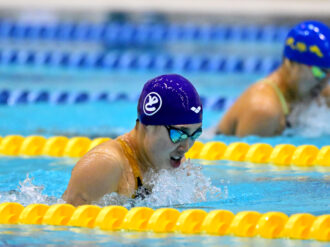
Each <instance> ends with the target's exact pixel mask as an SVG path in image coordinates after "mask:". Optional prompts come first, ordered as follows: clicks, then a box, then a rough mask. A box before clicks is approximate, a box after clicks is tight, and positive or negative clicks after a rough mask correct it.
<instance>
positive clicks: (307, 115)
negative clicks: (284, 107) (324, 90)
mask: <svg viewBox="0 0 330 247" xmlns="http://www.w3.org/2000/svg"><path fill="white" fill-rule="evenodd" d="M288 120H289V121H290V123H292V125H293V126H294V128H293V129H291V130H290V129H288V130H287V131H286V132H285V134H295V135H300V136H305V137H318V136H322V135H330V125H329V122H330V107H328V106H327V104H326V102H325V100H324V99H318V100H314V101H312V102H311V103H309V104H307V103H302V104H299V105H297V106H295V108H294V110H293V111H292V113H291V114H290V116H289V119H288Z"/></svg>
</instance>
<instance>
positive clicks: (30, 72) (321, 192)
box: [0, 42, 330, 247]
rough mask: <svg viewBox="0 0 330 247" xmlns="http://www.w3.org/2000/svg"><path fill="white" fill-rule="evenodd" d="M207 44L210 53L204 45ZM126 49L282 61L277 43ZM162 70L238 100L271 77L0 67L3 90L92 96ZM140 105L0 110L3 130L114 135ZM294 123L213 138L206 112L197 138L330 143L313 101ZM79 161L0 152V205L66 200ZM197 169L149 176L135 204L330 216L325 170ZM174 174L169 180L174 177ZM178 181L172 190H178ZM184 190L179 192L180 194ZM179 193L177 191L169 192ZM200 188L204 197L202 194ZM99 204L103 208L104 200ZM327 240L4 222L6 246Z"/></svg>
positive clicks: (213, 114)
mask: <svg viewBox="0 0 330 247" xmlns="http://www.w3.org/2000/svg"><path fill="white" fill-rule="evenodd" d="M25 45H26V47H25V48H28V49H41V50H42V49H46V50H47V49H54V48H55V47H56V48H57V49H59V50H67V51H71V50H89V51H99V50H102V47H99V46H98V45H96V44H92V45H88V46H85V45H84V44H75V45H72V44H71V45H70V44H69V45H68V44H56V45H55V44H45V43H43V44H38V43H30V44H25ZM206 45H207V49H205V47H206ZM21 46H22V43H19V42H17V43H12V42H10V43H0V48H2V49H5V48H16V47H18V48H21ZM125 49H126V51H127V50H132V51H136V50H138V51H140V52H144V49H146V50H147V51H150V50H152V51H156V52H158V51H159V52H160V51H167V52H170V53H174V54H177V53H181V54H191V53H193V54H206V55H214V54H217V53H219V54H220V53H221V54H222V55H239V56H243V57H248V56H252V55H259V56H265V57H266V56H272V57H276V56H278V54H280V50H281V44H275V43H267V42H261V43H248V42H230V43H228V42H218V43H207V44H205V43H203V42H197V43H196V42H190V43H185V42H176V43H167V44H161V45H154V46H152V47H135V48H134V47H131V48H129V47H127V48H125ZM164 73H180V74H182V75H183V76H185V77H187V78H188V79H190V80H191V81H192V82H193V83H194V84H195V86H196V88H197V90H198V91H199V93H200V94H201V95H203V96H207V97H209V98H216V97H225V98H226V99H228V100H234V99H235V98H236V97H238V96H239V95H240V94H241V93H242V92H243V91H244V90H245V89H246V88H247V87H248V86H249V85H251V84H252V83H253V82H255V81H257V80H258V79H260V78H262V77H264V76H265V74H249V73H242V74H231V73H194V72H191V73H186V72H183V71H179V70H173V71H156V70H155V71H144V70H140V71H136V70H135V71H134V70H98V71H96V70H83V71H79V70H74V69H60V68H47V69H45V68H44V67H36V66H33V67H21V66H3V65H1V66H0V74H1V79H0V89H9V90H11V91H15V90H29V91H40V90H47V91H50V92H59V91H63V90H65V91H69V92H77V91H79V92H80V91H86V92H89V93H97V92H101V91H102V92H110V93H112V92H114V93H122V92H124V93H126V94H129V95H133V96H134V95H138V94H139V92H140V91H141V89H142V86H143V84H144V83H145V82H146V81H147V80H148V79H150V78H152V77H154V76H157V75H159V74H164ZM136 105H137V103H136V102H134V101H125V100H121V101H117V102H111V103H106V102H89V103H83V104H63V105H55V104H48V103H47V104H26V105H14V106H3V105H2V106H0V118H1V120H2V121H0V136H5V135H10V134H20V135H24V136H28V135H44V136H46V137H49V136H54V135H65V136H69V137H72V136H88V137H90V138H95V137H99V136H102V137H103V136H108V137H116V136H118V135H121V134H123V133H125V132H127V131H129V130H130V129H132V128H133V127H134V123H135V119H136ZM304 107H305V108H304V109H305V111H304V112H303V113H302V114H300V116H299V118H298V119H297V125H296V127H295V128H293V129H290V130H287V131H286V132H285V133H283V134H282V135H281V136H278V137H272V138H261V137H256V136H249V137H245V138H237V137H228V136H222V135H221V136H215V135H214V134H213V129H214V126H216V124H217V123H218V121H219V120H220V119H221V117H222V115H223V114H224V111H216V110H212V109H210V108H207V107H206V108H205V111H204V122H203V127H204V130H205V131H204V134H203V135H202V137H201V141H203V142H207V141H212V140H216V141H222V142H225V143H226V144H229V143H231V142H234V141H243V142H247V143H249V144H252V143H258V142H262V143H269V144H271V145H273V146H275V145H277V144H282V143H291V144H294V145H296V146H299V145H302V144H313V145H316V146H317V147H319V148H321V147H322V146H325V145H329V138H330V129H329V125H328V123H329V121H330V114H329V113H330V110H329V108H326V107H324V106H321V107H320V106H316V105H315V103H314V104H311V105H308V106H304ZM76 161H77V160H76V159H70V158H58V159H55V158H48V157H39V158H28V157H0V171H1V172H0V203H2V202H6V201H14V202H19V203H21V204H23V205H29V204H31V203H45V204H49V205H51V204H55V203H59V202H62V200H61V195H62V193H63V192H64V190H65V188H66V186H67V183H68V181H69V179H70V174H71V170H72V168H73V166H74V164H75V163H76ZM192 163H193V164H187V166H189V167H191V168H190V169H192V171H193V173H192V174H193V175H191V176H184V175H185V172H186V171H185V170H184V169H178V170H175V171H173V172H171V173H170V174H168V173H162V174H161V176H160V177H158V178H157V179H158V180H157V179H156V178H153V179H155V180H152V181H157V182H158V184H161V185H162V186H161V187H162V188H158V187H157V188H158V189H159V190H155V192H153V194H152V196H151V197H149V199H148V198H147V199H146V200H145V201H135V202H134V204H135V205H137V206H141V205H142V206H149V207H152V208H159V207H174V208H177V209H179V210H180V211H182V210H185V209H189V208H202V209H203V210H206V211H211V210H213V209H228V210H230V211H232V212H234V213H237V212H239V211H243V210H256V211H258V212H261V213H264V212H268V211H281V212H284V213H286V214H288V215H291V214H294V213H302V212H303V213H311V214H314V215H321V214H329V213H330V200H329V198H330V170H329V168H325V167H318V166H315V167H311V168H298V167H294V166H289V167H277V166H273V165H267V164H252V163H246V162H229V161H216V162H208V161H204V160H194V161H192ZM168 175H170V176H168ZM173 187H174V188H176V189H175V190H173ZM178 188H180V189H179V190H178ZM173 191H175V193H173ZM199 192H202V193H199ZM102 203H105V204H111V203H113V204H121V205H124V206H128V207H129V206H130V205H131V204H129V203H127V202H126V201H123V200H122V198H120V197H118V196H116V195H111V197H106V198H104V200H103V201H102ZM102 203H101V202H98V203H97V204H102ZM9 245H11V246H45V245H47V246H54V245H64V246H94V245H100V246H102V245H106V246H109V245H111V246H123V245H124V246H125V245H130V246H132V245H133V246H169V245H171V246H188V245H189V246H203V245H206V246H316V247H318V246H327V244H326V243H322V242H316V241H299V240H284V239H279V240H268V239H261V238H236V237H228V236H225V237H216V236H203V235H195V236H191V235H180V234H175V235H173V234H154V233H136V232H115V233H109V232H105V231H100V230H96V229H82V228H74V227H53V226H30V225H0V246H9Z"/></svg>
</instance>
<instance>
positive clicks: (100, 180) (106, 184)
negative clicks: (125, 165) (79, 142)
mask: <svg viewBox="0 0 330 247" xmlns="http://www.w3.org/2000/svg"><path fill="white" fill-rule="evenodd" d="M121 175H122V168H121V166H120V164H119V163H118V162H117V160H116V157H112V156H110V155H106V154H103V153H90V154H87V155H85V156H84V157H83V158H82V159H81V160H79V162H78V163H77V164H76V166H75V167H74V169H73V171H72V174H71V179H70V182H69V185H68V188H67V190H66V191H65V193H64V194H63V199H64V200H65V201H66V202H67V203H70V204H73V205H74V206H78V205H82V204H90V203H91V202H92V201H96V200H98V199H100V198H101V197H102V196H104V195H105V194H108V193H111V192H115V191H117V189H118V184H119V180H120V177H121Z"/></svg>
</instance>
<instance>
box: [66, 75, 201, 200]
mask: <svg viewBox="0 0 330 247" xmlns="http://www.w3.org/2000/svg"><path fill="white" fill-rule="evenodd" d="M137 111H138V118H137V120H136V124H135V127H134V129H133V130H131V131H130V132H129V133H126V134H124V135H122V136H119V137H118V138H116V139H114V140H109V141H107V142H105V143H103V144H100V145H98V146H96V147H95V148H94V149H92V150H90V151H89V152H88V153H87V154H86V155H84V156H83V157H82V158H81V159H80V160H79V161H78V163H77V164H76V165H75V167H74V168H73V170H72V173H71V179H70V181H69V184H68V187H67V189H66V191H65V192H64V194H63V196H62V197H63V199H64V200H65V201H66V202H67V203H70V204H73V205H74V206H78V205H82V204H90V203H92V202H95V201H98V200H99V199H101V198H102V197H103V196H104V195H105V194H109V193H111V192H117V193H118V194H121V195H125V196H127V197H137V196H139V194H137V191H141V187H142V188H143V178H144V175H145V174H146V172H147V171H148V170H150V169H153V170H154V171H155V172H157V171H159V170H160V169H174V168H177V167H179V166H180V165H181V163H182V162H184V160H185V158H184V154H185V153H186V152H187V151H188V150H189V148H190V147H191V146H192V145H193V144H194V142H195V140H196V139H197V138H198V137H199V136H200V135H201V134H202V116H203V107H202V103H201V100H200V97H199V95H198V93H197V91H196V89H195V88H194V86H193V85H192V84H191V83H190V82H189V81H188V80H187V79H185V78H184V77H182V76H180V75H175V74H170V75H162V76H158V77H156V78H154V79H151V80H149V81H148V82H147V83H146V84H145V85H144V87H143V90H142V93H141V95H140V98H139V102H138V109H137ZM117 117H120V116H117ZM146 192H147V191H146ZM140 196H141V195H140ZM142 196H143V195H142Z"/></svg>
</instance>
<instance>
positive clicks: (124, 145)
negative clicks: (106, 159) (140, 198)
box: [117, 138, 141, 190]
mask: <svg viewBox="0 0 330 247" xmlns="http://www.w3.org/2000/svg"><path fill="white" fill-rule="evenodd" d="M117 141H118V142H119V143H120V145H121V147H122V148H123V151H124V153H125V155H126V157H127V159H128V163H129V164H130V166H131V168H132V170H133V174H134V177H135V188H136V190H137V189H138V188H139V187H140V186H141V185H140V184H141V173H140V169H139V166H138V164H137V162H136V159H135V157H134V153H133V150H132V148H131V147H130V146H129V145H128V144H127V142H126V141H124V140H123V139H121V138H117Z"/></svg>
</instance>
